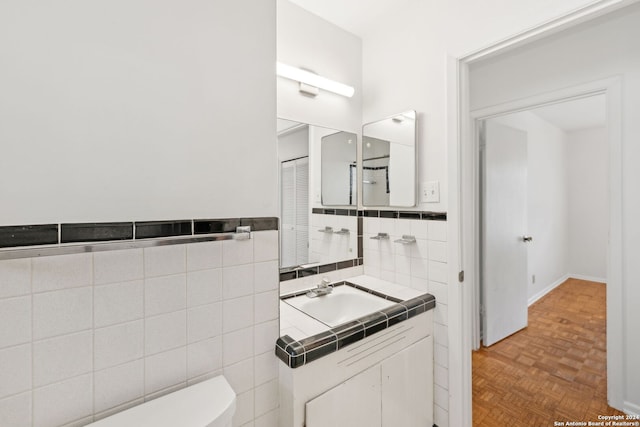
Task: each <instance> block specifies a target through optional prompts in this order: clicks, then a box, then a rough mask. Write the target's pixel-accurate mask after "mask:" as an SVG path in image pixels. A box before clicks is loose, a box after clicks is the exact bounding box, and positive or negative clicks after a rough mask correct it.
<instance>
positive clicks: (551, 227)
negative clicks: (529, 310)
mask: <svg viewBox="0 0 640 427" xmlns="http://www.w3.org/2000/svg"><path fill="white" fill-rule="evenodd" d="M492 120H496V121H497V122H499V123H502V124H503V125H505V126H510V127H513V128H515V129H519V130H522V131H525V132H527V169H528V170H527V224H528V229H527V230H523V234H529V235H531V236H533V241H532V242H531V243H530V244H528V248H527V249H528V250H527V253H528V259H527V264H528V278H527V283H528V292H527V298H529V299H531V298H532V297H534V296H536V295H537V294H539V293H540V292H542V291H544V290H545V289H546V288H548V287H549V286H551V285H553V284H557V282H558V281H559V280H561V279H562V278H563V277H565V276H566V274H567V273H568V252H569V230H568V224H569V222H570V220H569V203H568V188H567V179H568V178H567V172H566V170H567V165H568V163H567V154H566V153H567V143H566V138H565V133H564V132H563V131H562V130H561V129H558V128H557V127H556V126H553V125H552V124H551V123H549V122H547V121H545V120H543V119H541V118H540V117H538V116H537V115H535V114H534V113H532V112H530V111H524V112H521V113H516V114H509V115H507V116H502V117H498V118H496V119H492ZM533 275H535V276H536V279H535V283H533V278H532V276H533Z"/></svg>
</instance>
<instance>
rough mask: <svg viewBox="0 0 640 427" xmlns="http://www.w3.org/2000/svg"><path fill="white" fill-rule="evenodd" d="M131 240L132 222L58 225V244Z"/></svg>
mask: <svg viewBox="0 0 640 427" xmlns="http://www.w3.org/2000/svg"><path fill="white" fill-rule="evenodd" d="M131 239H133V222H103V223H95V222H91V223H78V224H60V243H78V242H108V241H112V240H131ZM55 243H58V242H55Z"/></svg>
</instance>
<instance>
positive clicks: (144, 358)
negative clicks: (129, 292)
mask: <svg viewBox="0 0 640 427" xmlns="http://www.w3.org/2000/svg"><path fill="white" fill-rule="evenodd" d="M133 227H134V235H135V222H134V223H133ZM146 252H147V251H146V250H145V249H144V248H143V249H142V400H143V402H145V401H146V400H147V263H146V261H145V260H146V257H147V253H146Z"/></svg>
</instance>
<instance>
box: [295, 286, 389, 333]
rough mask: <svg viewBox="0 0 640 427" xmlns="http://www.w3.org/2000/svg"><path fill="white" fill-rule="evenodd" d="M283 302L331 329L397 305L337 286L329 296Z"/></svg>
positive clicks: (348, 287) (368, 294)
mask: <svg viewBox="0 0 640 427" xmlns="http://www.w3.org/2000/svg"><path fill="white" fill-rule="evenodd" d="M283 301H284V302H285V303H287V304H289V305H291V306H292V307H295V308H297V309H298V310H300V311H302V312H304V313H306V314H307V315H309V316H311V317H313V318H315V319H316V320H319V321H320V322H322V323H324V324H326V325H328V326H330V327H334V326H338V325H340V324H342V323H345V322H349V321H351V320H354V319H357V318H358V317H362V316H366V315H367V314H371V313H374V312H376V311H380V310H383V309H385V308H387V307H391V306H392V305H394V304H395V303H394V302H393V301H388V300H386V299H383V298H380V297H377V296H375V295H372V294H370V293H367V292H365V291H361V290H359V289H356V288H353V287H351V286H348V285H341V286H337V287H335V288H334V289H333V292H331V293H330V294H328V295H323V296H319V297H315V298H309V297H308V296H306V295H301V296H298V297H294V298H287V299H285V300H283Z"/></svg>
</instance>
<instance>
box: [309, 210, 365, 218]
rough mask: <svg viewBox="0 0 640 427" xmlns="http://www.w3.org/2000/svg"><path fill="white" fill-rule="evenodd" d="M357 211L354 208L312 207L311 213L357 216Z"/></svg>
mask: <svg viewBox="0 0 640 427" xmlns="http://www.w3.org/2000/svg"><path fill="white" fill-rule="evenodd" d="M358 212H361V211H357V210H355V209H327V208H313V209H311V213H312V214H316V215H341V216H358Z"/></svg>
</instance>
